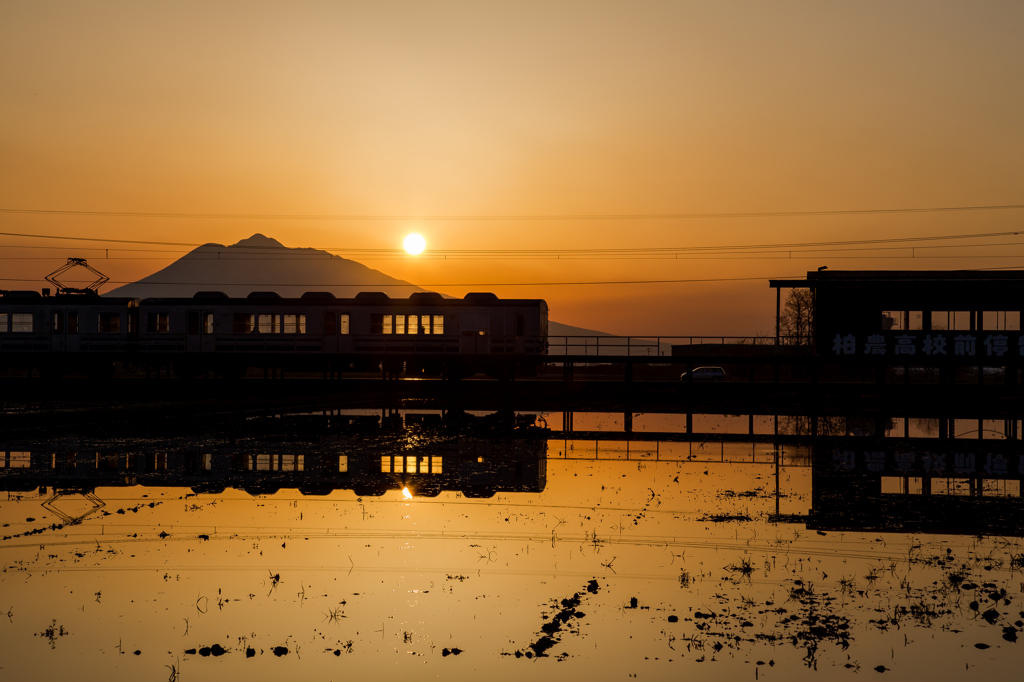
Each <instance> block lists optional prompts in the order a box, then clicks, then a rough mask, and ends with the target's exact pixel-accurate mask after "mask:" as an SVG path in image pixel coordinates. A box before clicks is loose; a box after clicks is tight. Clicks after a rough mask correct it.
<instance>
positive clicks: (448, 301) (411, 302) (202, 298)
mask: <svg viewBox="0 0 1024 682" xmlns="http://www.w3.org/2000/svg"><path fill="white" fill-rule="evenodd" d="M271 302H272V303H274V304H276V305H289V306H296V305H303V306H307V305H330V306H339V305H340V306H382V305H383V306H389V305H393V306H402V307H407V306H436V305H444V306H454V307H468V306H480V305H488V306H517V305H538V304H541V305H545V306H546V305H547V302H546V301H545V300H544V299H540V298H498V296H497V295H495V294H492V293H490V292H471V293H468V294H466V296H465V297H463V298H445V297H444V296H442V295H441V294H438V293H434V292H427V291H420V292H415V293H413V294H411V295H410V296H409V297H408V298H391V297H390V296H388V295H387V294H385V293H383V292H379V291H363V292H360V293H358V294H356V295H355V296H354V297H352V298H337V297H335V296H334V294H332V293H330V292H327V291H307V292H306V293H304V294H302V296H300V297H299V298H283V297H282V296H280V295H279V294H278V293H277V292H274V291H254V292H252V293H250V294H249V295H248V296H246V297H245V298H231V297H229V296H228V295H227V294H225V293H223V292H220V291H200V292H197V293H196V294H195V295H193V296H192V297H191V298H182V297H176V298H163V297H155V298H146V299H143V300H142V302H141V305H146V306H153V305H194V304H196V303H201V304H202V305H210V306H220V305H232V306H239V305H241V306H244V305H265V304H267V303H271Z"/></svg>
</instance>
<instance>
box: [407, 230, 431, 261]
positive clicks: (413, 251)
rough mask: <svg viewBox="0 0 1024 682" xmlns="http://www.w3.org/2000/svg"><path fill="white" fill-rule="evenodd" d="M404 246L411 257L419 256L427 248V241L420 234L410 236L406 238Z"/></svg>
mask: <svg viewBox="0 0 1024 682" xmlns="http://www.w3.org/2000/svg"><path fill="white" fill-rule="evenodd" d="M403 246H404V247H405V250H406V251H407V252H408V253H409V254H410V255H413V256H418V255H420V254H421V253H423V249H425V248H427V240H426V239H424V238H423V237H421V236H420V235H418V234H410V235H409V236H408V237H406V238H405V242H404V243H403Z"/></svg>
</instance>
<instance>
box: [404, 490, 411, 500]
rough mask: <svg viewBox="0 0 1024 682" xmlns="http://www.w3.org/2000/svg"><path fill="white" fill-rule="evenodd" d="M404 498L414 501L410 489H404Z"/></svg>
mask: <svg viewBox="0 0 1024 682" xmlns="http://www.w3.org/2000/svg"><path fill="white" fill-rule="evenodd" d="M402 497H404V498H405V499H407V500H411V499H412V493H411V492H409V488H402Z"/></svg>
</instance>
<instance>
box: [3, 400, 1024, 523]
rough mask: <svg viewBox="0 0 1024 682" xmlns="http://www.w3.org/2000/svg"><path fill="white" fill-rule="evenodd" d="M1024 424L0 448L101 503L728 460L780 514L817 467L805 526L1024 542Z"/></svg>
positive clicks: (649, 416)
mask: <svg viewBox="0 0 1024 682" xmlns="http://www.w3.org/2000/svg"><path fill="white" fill-rule="evenodd" d="M548 425H557V426H560V428H558V429H556V430H552V429H550V428H548ZM1020 428H1021V422H1020V421H1018V420H1015V419H1006V418H1002V419H998V420H989V419H977V418H973V419H949V418H947V417H942V418H934V419H928V418H923V417H922V418H913V419H911V418H906V417H886V416H883V413H880V412H873V413H863V412H848V413H846V414H843V415H836V414H829V415H820V414H816V415H776V414H757V413H747V414H723V413H716V414H706V413H692V412H686V413H678V412H676V413H673V412H662V413H634V412H627V413H623V412H601V413H595V412H582V411H562V412H547V413H540V414H538V413H523V412H520V413H518V414H517V413H515V412H511V411H509V412H498V413H493V414H486V415H482V416H471V415H469V414H466V413H465V412H461V411H445V410H432V411H431V410H429V409H414V410H403V409H392V408H388V409H383V410H379V409H378V410H371V409H352V410H339V409H334V410H323V411H319V412H313V413H304V414H290V415H289V414H287V413H285V414H278V415H269V416H267V417H256V418H253V417H246V416H245V415H243V416H242V417H240V418H233V419H222V420H221V421H220V422H219V423H218V428H217V429H216V430H213V431H211V432H209V433H207V434H192V435H186V436H179V435H177V432H178V429H177V425H173V428H171V426H169V427H168V431H169V432H170V433H169V434H167V435H165V436H164V437H163V438H161V435H160V433H159V432H158V431H157V430H155V429H154V428H153V426H152V425H150V426H149V429H150V430H151V431H152V432H151V434H150V436H151V437H149V438H146V439H139V440H132V439H131V438H127V439H125V438H118V439H97V440H89V439H86V438H78V439H76V438H64V437H60V436H56V437H53V438H50V439H46V440H43V441H37V442H24V443H22V444H18V443H17V442H8V443H7V444H6V445H5V446H4V448H5V449H4V450H2V451H0V489H6V490H10V491H29V490H34V489H36V488H40V487H45V488H48V489H49V488H52V489H53V490H54V491H59V492H61V493H64V492H68V493H71V492H79V493H82V492H85V493H89V492H92V491H93V490H95V489H97V488H99V487H108V486H109V487H123V486H132V485H148V486H184V487H189V488H191V489H192V490H193V491H195V492H202V493H219V492H222V491H224V490H225V489H227V488H236V489H239V490H244V491H247V492H249V493H250V494H253V495H259V494H270V493H273V492H276V491H278V490H295V491H297V492H299V493H301V494H305V495H324V494H328V493H331V492H333V491H335V490H350V491H353V492H355V494H357V495H364V496H376V495H382V494H384V493H385V492H387V491H389V490H400V489H403V488H408V489H409V490H410V492H411V493H412V494H415V495H419V496H433V495H437V494H439V493H440V492H441V491H443V490H450V491H458V492H461V493H462V494H464V495H466V496H468V497H489V496H492V495H494V494H496V493H498V492H523V493H539V492H542V491H544V489H545V485H546V478H547V462H548V461H549V460H551V459H566V460H589V461H607V460H618V461H630V462H634V461H635V462H679V463H699V464H700V465H702V466H706V465H708V464H713V463H718V464H725V465H730V466H755V467H765V473H767V474H768V475H769V476H772V477H773V478H774V479H775V491H774V493H775V497H776V513H778V500H779V496H780V494H781V491H780V489H779V485H780V483H779V481H780V472H782V471H784V470H786V469H788V468H794V467H795V468H801V469H804V470H806V469H807V468H810V469H811V484H812V500H813V509H812V511H811V512H810V515H809V516H807V517H801V518H803V520H805V521H806V522H807V523H808V525H809V527H814V528H819V529H823V530H826V529H829V528H835V529H840V528H850V529H856V528H863V529H871V530H902V529H906V530H915V529H916V530H922V531H934V532H963V533H970V532H977V533H999V534H1006V535H1019V534H1021V533H1022V530H1021V526H1022V524H1024V509H1022V507H1021V480H1022V479H1024V448H1022V447H1021V443H1020V441H1019V440H1018V438H1019V433H1020ZM296 434H301V436H297V435H296ZM52 499H55V498H51V501H52ZM93 503H94V504H95V501H93ZM841 510H844V511H841ZM55 513H58V514H59V512H55ZM88 513H92V512H87V514H88ZM83 518H84V517H83ZM69 519H71V517H70V516H69V518H68V519H65V522H71V521H70V520H69ZM793 520H795V519H793Z"/></svg>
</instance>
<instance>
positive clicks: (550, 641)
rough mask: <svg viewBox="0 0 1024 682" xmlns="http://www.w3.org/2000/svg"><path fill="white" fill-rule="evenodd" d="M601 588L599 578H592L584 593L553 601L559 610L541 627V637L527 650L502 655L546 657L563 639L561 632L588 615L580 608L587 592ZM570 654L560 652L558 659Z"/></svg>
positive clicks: (591, 592)
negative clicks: (598, 582)
mask: <svg viewBox="0 0 1024 682" xmlns="http://www.w3.org/2000/svg"><path fill="white" fill-rule="evenodd" d="M599 589H600V587H599V586H598V584H597V580H591V581H589V582H588V583H587V586H586V588H585V593H584V594H580V592H577V593H575V594H574V595H572V596H571V597H568V598H566V599H562V600H561V601H555V602H553V603H552V606H554V608H555V609H557V610H556V611H555V614H554V615H553V616H552V617H551V620H549V621H548V622H547V623H544V625H542V626H541V627H540V632H539V633H537V634H538V635H540V637H539V639H537V641H536V642H533V643H532V644H530V645H529V646H528V647H526V651H523V650H522V649H516V650H515V651H514V652H512V653H504V654H502V655H503V656H515V657H516V658H522V657H524V656H525V657H526V658H533V657H534V656H536V657H537V658H546V657H547V656H548V653H547V652H548V651H549V650H550V649H551V647H553V646H555V645H556V644H558V643H559V642H560V641H561V634H562V632H563V630H571V628H572V623H573V621H574V620H577V621H578V620H581V619H582V618H584V617H585V616H586V614H585V613H583V612H582V611H579V610H578V608H579V606H580V604H581V603H582V601H583V599H584V598H585V594H597V592H598V590H599ZM568 656H569V654H567V653H562V654H559V655H558V656H557V658H558V660H565V659H566V658H568Z"/></svg>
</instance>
